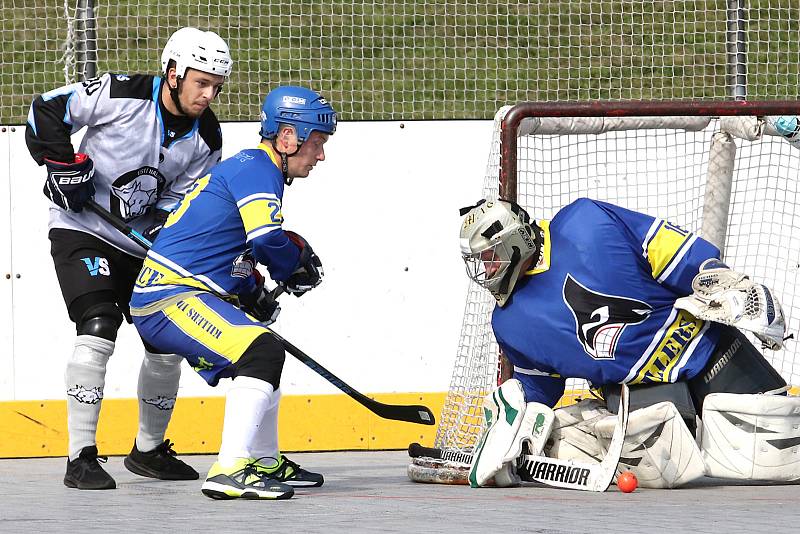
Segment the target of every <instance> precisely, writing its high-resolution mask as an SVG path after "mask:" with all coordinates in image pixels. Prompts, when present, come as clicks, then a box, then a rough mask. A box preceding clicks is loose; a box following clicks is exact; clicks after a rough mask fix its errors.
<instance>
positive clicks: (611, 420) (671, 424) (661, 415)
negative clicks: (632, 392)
mask: <svg viewBox="0 0 800 534" xmlns="http://www.w3.org/2000/svg"><path fill="white" fill-rule="evenodd" d="M616 419H617V417H616V416H613V415H612V416H608V417H606V418H605V419H603V420H601V421H599V422H598V423H597V425H596V426H595V429H596V430H597V434H598V437H599V438H600V440H601V441H602V442H603V445H604V447H606V448H607V447H608V445H609V443H610V442H611V436H612V434H613V433H614V426H615V425H616V422H617V421H616ZM618 470H620V471H621V470H628V471H632V472H633V474H634V475H636V478H637V479H638V480H639V486H641V487H643V488H677V487H679V486H682V485H684V484H686V483H688V482H691V481H692V480H696V479H698V478H700V477H702V476H703V475H704V474H705V472H706V467H705V464H704V463H703V458H702V455H701V453H700V448H699V447H698V446H697V443H696V442H695V439H694V436H692V433H691V432H690V431H689V429H688V428H687V427H686V423H685V422H684V421H683V418H682V417H681V415H680V414H679V413H678V410H677V409H676V408H675V405H674V404H672V403H671V402H659V403H658V404H654V405H652V406H648V407H646V408H640V409H638V410H634V411H632V412H631V413H630V417H629V419H628V431H627V432H626V434H625V445H624V446H623V448H622V455H621V457H620V461H619V467H618Z"/></svg>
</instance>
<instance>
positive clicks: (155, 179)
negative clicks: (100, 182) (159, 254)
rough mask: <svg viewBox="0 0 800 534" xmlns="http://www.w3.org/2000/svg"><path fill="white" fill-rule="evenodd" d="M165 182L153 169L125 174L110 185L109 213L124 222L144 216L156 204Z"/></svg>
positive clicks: (141, 169) (147, 167)
mask: <svg viewBox="0 0 800 534" xmlns="http://www.w3.org/2000/svg"><path fill="white" fill-rule="evenodd" d="M166 182H167V179H166V178H165V177H164V175H163V174H161V172H160V171H159V170H158V169H155V168H153V167H149V166H144V167H141V168H139V169H136V170H133V171H129V172H126V173H125V174H123V175H122V176H120V177H119V178H117V179H116V180H114V182H113V183H112V184H111V201H110V204H111V211H112V212H113V213H114V214H116V215H118V216H120V217H122V218H123V219H125V220H126V221H129V220H131V219H135V218H136V217H140V216H142V215H144V214H145V213H146V212H147V210H148V209H150V206H151V205H153V204H155V203H156V200H157V197H158V195H159V194H160V193H161V190H162V189H164V184H165V183H166Z"/></svg>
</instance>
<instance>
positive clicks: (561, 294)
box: [492, 199, 720, 406]
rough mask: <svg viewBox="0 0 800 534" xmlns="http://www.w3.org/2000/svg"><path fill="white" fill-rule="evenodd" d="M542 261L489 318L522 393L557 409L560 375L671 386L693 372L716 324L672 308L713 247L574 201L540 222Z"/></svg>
mask: <svg viewBox="0 0 800 534" xmlns="http://www.w3.org/2000/svg"><path fill="white" fill-rule="evenodd" d="M542 227H543V229H544V231H545V246H544V254H543V255H542V260H541V261H540V262H539V264H538V265H536V266H535V267H534V268H533V269H531V270H530V271H528V272H527V273H526V275H525V276H523V277H522V279H521V280H520V281H519V282H518V283H517V285H516V287H515V288H514V292H513V294H512V296H511V298H510V299H509V300H508V301H507V302H506V304H505V306H503V307H499V306H498V307H496V308H495V310H494V313H493V316H492V328H493V330H494V333H495V337H496V338H497V341H498V343H499V345H500V347H501V348H502V349H503V351H504V353H505V354H506V356H508V358H509V360H510V361H511V363H512V364H513V365H514V376H515V377H516V378H518V379H519V380H520V381H521V382H522V383H523V385H524V388H525V394H526V399H527V400H528V401H529V402H530V401H537V402H542V403H545V404H548V405H550V406H553V405H555V403H556V402H557V401H558V399H559V398H560V397H561V395H562V394H563V392H564V385H565V379H566V378H570V377H573V378H585V379H587V380H588V381H589V382H590V383H592V384H593V385H595V386H600V385H604V384H610V383H622V382H625V383H628V384H644V383H656V382H675V381H678V380H680V379H684V378H691V377H693V376H694V375H696V374H697V373H699V372H700V371H701V370H702V369H703V367H704V366H705V364H706V362H707V360H708V359H709V357H710V356H711V354H712V352H713V351H714V349H715V347H716V345H717V342H718V340H719V334H720V326H719V325H716V324H713V323H706V322H704V321H701V320H699V319H696V318H695V317H693V316H692V315H690V314H688V313H687V312H685V311H682V310H677V309H675V308H674V304H675V300H676V299H677V298H679V297H682V296H686V295H689V294H691V293H692V288H691V282H692V279H693V278H694V276H695V275H696V274H697V272H698V271H699V267H700V264H701V263H702V262H703V261H704V260H706V259H708V258H711V257H715V258H718V257H719V250H718V249H717V248H716V247H715V246H714V245H712V244H711V243H709V242H708V241H705V240H703V239H701V238H699V237H697V236H696V235H694V234H692V233H690V232H687V231H685V230H683V229H681V228H680V227H678V226H675V225H674V224H671V223H669V222H667V221H664V220H661V219H655V218H653V217H650V216H649V215H645V214H642V213H637V212H634V211H630V210H627V209H625V208H621V207H619V206H615V205H612V204H608V203H605V202H598V201H593V200H589V199H579V200H577V201H575V202H573V203H571V204H569V205H567V206H565V207H564V208H562V209H561V210H560V211H559V212H558V213H557V214H556V216H555V217H554V218H553V220H552V221H549V223H548V222H543V224H542Z"/></svg>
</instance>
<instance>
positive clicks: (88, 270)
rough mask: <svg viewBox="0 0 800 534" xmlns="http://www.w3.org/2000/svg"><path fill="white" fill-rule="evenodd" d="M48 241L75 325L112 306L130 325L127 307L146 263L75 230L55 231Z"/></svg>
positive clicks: (51, 232)
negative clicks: (104, 306)
mask: <svg viewBox="0 0 800 534" xmlns="http://www.w3.org/2000/svg"><path fill="white" fill-rule="evenodd" d="M48 237H49V238H50V254H51V255H52V256H53V263H54V264H55V268H56V276H58V283H59V285H60V286H61V294H62V295H63V296H64V303H65V304H66V305H67V311H68V313H69V318H70V319H71V320H72V322H74V323H76V324H78V323H79V321H80V320H81V318H82V317H83V314H84V312H85V311H86V310H88V309H89V308H91V307H93V306H96V305H98V304H101V303H107V302H110V303H113V304H116V305H117V307H118V308H119V309H120V311H121V312H122V314H123V315H124V316H125V318H126V319H127V320H128V322H129V323H130V322H131V320H130V312H129V308H128V306H129V303H130V300H131V292H132V291H133V285H134V283H135V282H136V277H137V276H139V271H140V270H141V268H142V261H143V260H141V259H139V258H137V257H135V256H131V255H130V254H126V253H124V252H122V251H121V250H119V249H117V248H114V247H113V246H111V245H109V244H108V243H106V242H105V241H103V240H102V239H98V238H97V237H94V236H92V235H90V234H87V233H84V232H78V231H76V230H66V229H63V228H53V229H51V230H50V233H49V234H48Z"/></svg>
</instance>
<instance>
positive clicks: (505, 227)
mask: <svg viewBox="0 0 800 534" xmlns="http://www.w3.org/2000/svg"><path fill="white" fill-rule="evenodd" d="M461 215H463V216H464V221H463V224H462V225H461V233H460V242H461V255H462V256H463V258H464V263H465V264H466V268H467V276H469V277H470V279H472V280H474V281H475V282H476V283H477V284H478V285H480V286H481V287H484V288H486V289H488V290H489V292H490V293H491V294H492V296H494V298H495V299H496V300H497V303H498V304H499V305H500V306H503V305H505V303H506V301H507V300H508V298H509V297H510V296H511V292H512V291H513V290H514V285H515V284H516V283H517V280H518V279H519V275H520V271H521V270H522V267H523V266H524V265H526V264H527V261H528V260H529V259H530V258H531V257H533V256H534V255H537V254H539V251H540V250H541V249H542V237H541V234H540V232H536V231H534V226H535V224H534V225H531V223H530V218H529V217H528V214H527V213H526V212H525V210H524V209H522V208H521V207H520V206H518V205H517V204H515V203H513V202H509V201H506V200H481V201H480V202H478V203H477V204H476V205H475V206H471V207H468V208H463V209H462V210H461ZM537 228H538V227H537Z"/></svg>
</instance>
